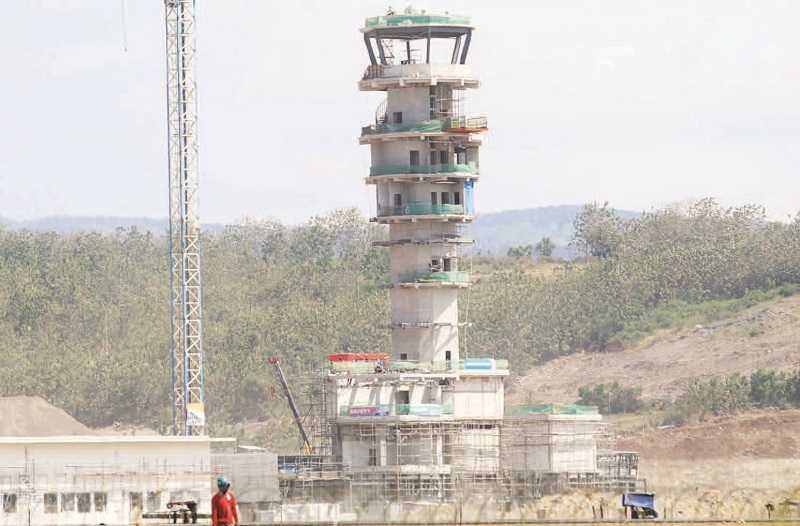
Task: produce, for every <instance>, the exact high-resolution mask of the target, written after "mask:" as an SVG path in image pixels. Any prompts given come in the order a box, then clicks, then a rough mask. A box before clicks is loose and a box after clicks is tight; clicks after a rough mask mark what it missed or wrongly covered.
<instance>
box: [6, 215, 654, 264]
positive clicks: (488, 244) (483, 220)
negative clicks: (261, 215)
mask: <svg viewBox="0 0 800 526" xmlns="http://www.w3.org/2000/svg"><path fill="white" fill-rule="evenodd" d="M580 209H581V207H580V206H578V205H560V206H543V207H536V208H526V209H523V210H505V211H502V212H493V213H487V214H480V215H479V216H478V217H477V219H476V220H475V222H474V223H473V224H472V225H471V226H470V227H469V229H470V236H471V237H472V238H473V239H475V242H476V243H475V247H476V250H478V251H479V253H481V254H494V255H504V254H506V252H507V251H508V249H509V248H510V247H514V246H524V245H535V244H536V243H537V242H538V241H539V240H541V239H542V238H544V237H549V238H550V239H551V240H552V241H553V242H554V244H555V250H554V252H553V255H555V256H558V257H567V256H570V255H572V254H573V252H571V251H569V250H568V247H567V245H568V244H569V241H570V239H572V222H573V220H574V219H575V216H576V215H577V214H578V212H579V211H580ZM617 214H618V215H619V216H620V217H622V218H626V219H628V218H632V217H635V216H636V215H638V214H637V213H635V212H630V211H625V210H621V211H617ZM3 224H5V225H6V227H7V228H10V229H12V230H32V231H35V232H59V233H76V232H102V233H113V232H114V231H115V230H116V229H117V228H131V227H135V228H136V229H137V230H139V231H142V232H148V231H149V232H152V233H153V234H155V235H162V234H163V233H164V232H166V231H167V228H168V227H169V225H168V224H167V221H166V220H165V219H153V218H147V217H105V216H50V217H43V218H40V219H32V220H28V221H12V220H9V219H6V218H3V217H0V225H3ZM223 228H224V226H223V225H220V224H204V225H203V229H204V231H205V232H207V233H209V232H210V233H217V232H220V231H221V230H222V229H223Z"/></svg>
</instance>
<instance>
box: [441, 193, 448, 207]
mask: <svg viewBox="0 0 800 526" xmlns="http://www.w3.org/2000/svg"><path fill="white" fill-rule="evenodd" d="M442 204H443V205H449V204H450V192H442Z"/></svg>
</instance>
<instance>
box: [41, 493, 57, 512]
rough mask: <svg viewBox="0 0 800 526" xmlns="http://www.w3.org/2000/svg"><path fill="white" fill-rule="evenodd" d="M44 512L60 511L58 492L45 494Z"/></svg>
mask: <svg viewBox="0 0 800 526" xmlns="http://www.w3.org/2000/svg"><path fill="white" fill-rule="evenodd" d="M44 512H45V513H58V494H57V493H45V494H44Z"/></svg>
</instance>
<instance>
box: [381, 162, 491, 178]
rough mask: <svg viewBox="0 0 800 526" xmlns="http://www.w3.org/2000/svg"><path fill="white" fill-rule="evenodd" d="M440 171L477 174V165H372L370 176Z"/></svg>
mask: <svg viewBox="0 0 800 526" xmlns="http://www.w3.org/2000/svg"><path fill="white" fill-rule="evenodd" d="M441 173H470V174H477V173H478V167H477V166H475V164H474V163H471V164H418V165H411V164H405V165H404V164H384V165H378V166H372V167H370V169H369V175H370V176H379V175H395V174H441Z"/></svg>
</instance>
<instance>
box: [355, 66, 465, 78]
mask: <svg viewBox="0 0 800 526" xmlns="http://www.w3.org/2000/svg"><path fill="white" fill-rule="evenodd" d="M431 78H451V79H470V80H471V79H473V77H472V69H471V68H470V66H469V65H467V64H386V65H384V64H370V65H369V66H367V69H365V70H364V75H363V76H362V80H377V79H408V80H410V81H411V82H413V81H414V80H419V79H431Z"/></svg>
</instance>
